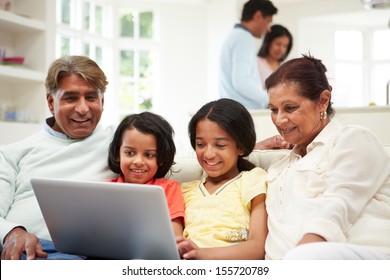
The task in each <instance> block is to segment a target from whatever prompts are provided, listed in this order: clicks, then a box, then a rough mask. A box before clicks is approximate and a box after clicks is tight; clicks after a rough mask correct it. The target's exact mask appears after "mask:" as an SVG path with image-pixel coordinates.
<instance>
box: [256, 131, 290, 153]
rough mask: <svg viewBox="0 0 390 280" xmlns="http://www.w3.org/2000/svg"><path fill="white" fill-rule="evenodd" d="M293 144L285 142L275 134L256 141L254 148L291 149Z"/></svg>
mask: <svg viewBox="0 0 390 280" xmlns="http://www.w3.org/2000/svg"><path fill="white" fill-rule="evenodd" d="M292 148H293V145H292V144H290V143H287V142H286V141H285V140H284V138H283V137H282V136H280V135H275V136H272V137H270V138H267V139H264V140H263V141H260V142H258V143H256V145H255V148H254V149H255V150H277V149H292Z"/></svg>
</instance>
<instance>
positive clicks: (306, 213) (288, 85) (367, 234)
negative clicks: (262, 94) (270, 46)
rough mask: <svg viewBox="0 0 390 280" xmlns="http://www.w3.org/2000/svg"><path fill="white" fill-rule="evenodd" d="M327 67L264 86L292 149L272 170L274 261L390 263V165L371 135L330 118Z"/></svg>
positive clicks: (276, 76)
mask: <svg viewBox="0 0 390 280" xmlns="http://www.w3.org/2000/svg"><path fill="white" fill-rule="evenodd" d="M325 72H326V68H325V66H324V65H323V64H322V62H321V61H320V60H318V59H316V58H314V57H311V56H303V57H302V58H297V59H293V60H290V61H288V62H286V63H284V64H283V65H282V66H281V67H280V68H278V70H276V72H274V73H273V74H272V75H271V76H270V77H269V78H268V79H267V80H266V88H267V90H268V95H269V109H270V110H271V117H272V121H273V123H274V124H275V126H276V128H277V130H278V131H279V133H280V134H281V136H283V137H284V139H285V140H286V141H287V142H289V143H291V144H293V145H294V148H293V149H292V150H291V152H290V153H288V154H287V155H286V156H285V157H283V158H282V159H281V160H280V161H277V162H276V163H274V164H273V165H272V166H271V167H270V168H269V169H268V175H267V182H268V194H267V200H266V205H267V212H268V226H269V234H268V237H267V240H266V254H267V255H266V257H267V258H268V259H281V258H284V259H390V238H389V235H390V159H389V157H388V155H387V154H386V152H385V151H384V149H383V148H382V145H381V143H379V141H378V140H377V138H376V137H375V136H374V135H373V134H372V133H371V132H370V131H369V130H368V129H366V128H364V127H360V126H356V125H347V126H342V125H341V124H340V123H339V122H337V121H336V120H334V119H332V118H331V117H332V115H333V114H334V110H333V108H332V103H331V91H332V87H331V86H330V85H329V83H328V80H327V78H326V76H325Z"/></svg>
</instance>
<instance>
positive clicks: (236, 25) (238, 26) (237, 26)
mask: <svg viewBox="0 0 390 280" xmlns="http://www.w3.org/2000/svg"><path fill="white" fill-rule="evenodd" d="M234 28H242V29H244V30H246V31H248V32H249V33H250V34H252V32H251V31H250V30H249V29H248V28H246V27H245V26H244V25H242V24H241V23H236V24H235V25H234Z"/></svg>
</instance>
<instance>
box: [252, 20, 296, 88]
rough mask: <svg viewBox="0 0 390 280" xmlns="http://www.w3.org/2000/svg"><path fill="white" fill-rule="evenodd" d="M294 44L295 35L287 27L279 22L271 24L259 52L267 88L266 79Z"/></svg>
mask: <svg viewBox="0 0 390 280" xmlns="http://www.w3.org/2000/svg"><path fill="white" fill-rule="evenodd" d="M292 45H293V37H292V35H291V33H290V32H289V31H288V29H287V28H285V27H284V26H282V25H279V24H275V25H272V26H271V31H270V32H268V33H267V34H266V35H265V37H264V41H263V44H262V45H261V48H260V50H259V53H258V54H257V65H258V67H259V73H260V79H261V85H262V87H263V88H265V80H266V79H267V78H268V77H269V75H271V74H272V73H273V72H274V71H275V70H276V69H278V68H279V66H280V64H281V63H282V62H283V61H284V60H285V59H286V57H287V56H288V54H289V53H290V51H291V48H292Z"/></svg>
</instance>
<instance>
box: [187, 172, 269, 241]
mask: <svg viewBox="0 0 390 280" xmlns="http://www.w3.org/2000/svg"><path fill="white" fill-rule="evenodd" d="M265 176H266V172H265V171H264V170H263V169H261V168H259V167H255V168H254V169H252V170H251V171H243V172H241V173H240V174H238V175H237V176H236V177H235V178H233V179H232V180H230V181H229V182H227V183H226V184H224V185H223V186H221V187H220V188H219V189H218V190H217V191H215V192H214V193H213V194H211V195H210V194H209V193H208V191H207V190H206V188H205V187H204V185H203V183H204V181H205V178H203V179H202V180H196V181H192V182H187V183H183V185H182V190H183V196H184V204H185V207H186V218H185V228H184V237H186V238H189V239H190V240H192V241H193V242H195V244H196V245H198V246H199V247H220V246H228V245H233V244H235V243H239V242H242V241H245V240H247V238H248V232H249V220H250V213H251V200H252V199H253V198H254V197H256V196H257V195H259V194H263V193H266V183H265Z"/></svg>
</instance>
